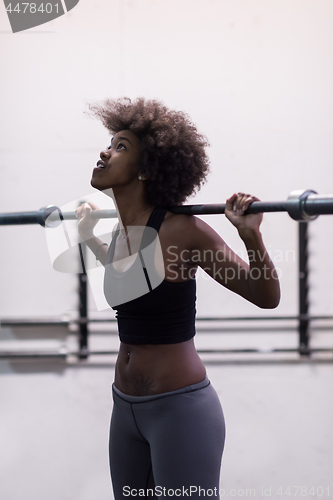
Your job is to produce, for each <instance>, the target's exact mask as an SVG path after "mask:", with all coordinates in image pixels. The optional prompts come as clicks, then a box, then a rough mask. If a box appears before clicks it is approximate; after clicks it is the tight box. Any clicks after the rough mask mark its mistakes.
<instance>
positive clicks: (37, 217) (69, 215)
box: [0, 189, 333, 227]
mask: <svg viewBox="0 0 333 500" xmlns="http://www.w3.org/2000/svg"><path fill="white" fill-rule="evenodd" d="M225 206H226V204H225V203H216V204H207V205H179V206H173V207H165V208H167V210H169V211H170V212H173V213H177V214H186V215H208V214H224V211H225ZM263 212H288V214H289V215H290V217H291V218H292V219H294V220H296V221H311V220H314V219H316V218H317V217H318V216H319V215H327V214H333V194H325V195H324V194H318V193H316V191H313V190H311V189H308V190H297V191H292V192H291V193H290V195H289V196H288V199H287V200H286V201H254V202H253V203H251V205H250V206H249V208H248V209H247V211H246V212H245V214H257V213H263ZM92 217H93V218H94V219H109V218H116V217H118V214H117V211H116V210H94V211H93V212H92ZM76 218H77V217H76V213H75V212H61V209H60V208H58V207H56V206H54V205H49V206H47V207H42V208H40V209H39V210H38V211H37V212H14V213H3V214H0V225H1V226H6V225H20V224H40V225H41V226H43V227H45V225H46V226H47V227H56V226H58V225H59V224H61V222H62V221H63V220H76Z"/></svg>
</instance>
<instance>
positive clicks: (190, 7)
mask: <svg viewBox="0 0 333 500" xmlns="http://www.w3.org/2000/svg"><path fill="white" fill-rule="evenodd" d="M332 21H333V4H332V2H331V1H330V0H220V1H214V0H141V1H138V0H127V1H125V0H111V1H110V0H109V1H107V0H100V1H94V2H91V1H88V0H80V2H79V4H78V5H77V6H76V7H75V8H74V9H73V10H72V11H71V12H70V13H68V14H67V15H65V16H63V17H60V18H59V19H57V20H55V21H52V22H50V23H48V24H45V25H43V26H40V27H38V28H35V29H32V30H28V31H26V32H21V33H17V34H15V35H14V34H12V33H11V31H10V25H9V21H8V19H7V17H6V13H5V9H4V6H3V5H0V51H1V84H0V85H1V87H0V88H1V93H0V109H1V116H0V120H1V122H0V123H1V134H0V170H1V187H0V200H1V202H0V207H1V208H0V211H1V212H15V211H30V210H31V211H34V210H38V209H39V208H40V207H42V206H45V205H49V204H55V205H58V206H62V205H64V204H66V203H68V202H70V201H72V200H75V199H79V198H81V197H84V196H85V195H87V194H89V193H92V192H93V189H92V188H91V186H90V177H91V171H92V168H93V166H94V164H95V162H96V160H97V158H98V154H99V151H100V150H101V149H102V148H104V147H105V145H106V144H107V143H108V140H109V137H108V134H107V132H106V131H105V130H104V129H103V127H102V125H101V124H100V123H98V122H94V121H92V120H89V119H88V118H86V117H85V116H84V115H83V111H84V109H85V103H86V102H88V101H91V100H99V99H103V98H105V97H108V96H111V97H118V96H123V95H126V96H129V97H131V98H134V97H136V96H140V95H143V96H146V97H149V98H152V97H154V98H159V99H161V100H164V101H165V103H166V104H167V105H168V106H170V107H172V108H177V109H182V110H184V111H187V112H188V113H189V114H190V116H191V117H192V118H193V120H194V122H195V123H196V124H197V125H198V128H199V129H200V131H202V132H203V133H205V134H206V135H207V136H208V138H209V140H210V142H211V145H212V146H211V148H210V158H211V165H212V173H211V175H210V177H209V179H208V182H207V184H206V185H205V186H204V187H203V189H202V190H201V192H200V193H198V194H197V196H196V197H195V198H192V199H191V200H189V202H191V203H202V202H203V203H207V202H209V203H211V202H219V201H224V200H225V198H226V197H227V196H229V195H230V194H232V193H233V192H234V191H242V190H245V191H246V192H251V193H253V194H255V195H257V196H259V197H260V198H261V199H263V200H283V199H285V198H286V197H287V196H288V194H289V192H290V191H292V190H294V189H300V188H311V189H315V190H317V191H318V192H319V193H327V192H332V189H333V173H332V160H333V148H332V140H331V135H332V129H333V99H332V88H333V67H332V56H333V30H332ZM204 219H205V220H206V221H208V222H209V223H210V224H211V225H212V226H213V227H214V228H215V229H216V230H217V231H218V232H220V234H221V235H222V236H223V237H224V238H225V239H226V241H227V242H228V244H229V245H230V246H231V247H232V248H234V249H235V250H237V251H243V246H242V243H241V242H240V241H239V239H238V238H237V234H236V231H235V230H234V228H233V227H231V225H230V224H229V223H228V221H226V220H225V219H224V217H223V216H206V217H204ZM331 220H332V219H331V217H328V216H327V217H321V218H319V219H318V220H317V221H316V222H314V223H313V224H312V226H311V228H310V229H311V231H310V232H311V243H310V246H311V255H310V258H311V261H310V270H311V302H312V309H311V312H312V313H313V314H332V299H331V298H332V294H331V276H332V273H333V269H332V259H331V248H332V244H333V236H332V223H331ZM262 230H263V234H264V238H265V241H266V244H267V247H268V249H270V251H271V253H272V255H273V257H274V256H275V257H277V256H282V259H283V261H282V262H280V261H277V262H276V265H277V266H278V267H280V268H281V272H282V279H281V283H282V300H281V304H280V306H279V308H278V309H277V310H276V311H274V314H277V315H285V314H295V313H296V312H297V271H296V269H297V267H296V266H297V262H294V261H293V258H291V257H290V255H292V253H287V252H288V251H289V252H290V251H293V250H295V249H296V241H297V224H295V223H294V222H293V221H292V220H291V219H290V218H289V217H288V216H287V215H286V214H272V215H266V216H265V218H264V222H263V225H262ZM0 232H1V243H2V244H1V247H0V256H1V263H2V264H1V266H0V277H1V281H0V297H1V302H0V317H2V318H3V317H42V316H45V317H50V316H51V317H53V316H61V315H64V314H69V315H75V311H76V307H77V295H76V289H77V277H76V276H75V275H71V274H61V273H57V272H55V271H54V270H53V269H52V266H51V264H50V259H49V256H48V252H47V247H46V241H45V234H44V230H43V229H42V228H41V227H39V226H26V227H22V226H20V227H14V226H12V227H2V228H1V229H0ZM198 281H199V283H198V308H197V309H198V316H207V315H209V316H214V315H216V316H223V315H228V316H229V315H244V316H245V315H258V314H260V315H271V314H272V312H271V311H260V310H259V309H257V308H256V307H255V306H253V305H251V304H248V303H246V302H245V301H244V300H243V299H240V298H239V297H237V296H235V295H233V294H231V293H229V292H227V291H225V290H223V289H222V288H221V287H220V286H218V285H217V284H216V283H214V282H213V281H212V280H207V279H204V277H201V278H200V279H199V280H198ZM94 309H95V307H94V304H93V302H92V297H91V310H92V314H96V312H95V313H94ZM108 314H109V315H110V316H113V312H112V311H109V313H108ZM104 315H105V314H104ZM254 333H255V332H254ZM27 336H28V337H31V338H29V340H27V342H28V341H29V345H32V344H31V343H32V342H37V343H38V344H36V345H38V346H41V345H48V346H49V345H51V344H52V345H56V344H57V342H58V341H59V340H60V341H61V342H64V343H66V342H67V343H71V342H72V341H73V339H70V338H69V339H67V338H66V336H65V335H64V332H62V333H52V334H50V332H49V331H47V332H46V333H45V331H44V333H43V332H42V333H40V332H37V333H36V331H35V332H34V333H32V332H30V333H24V332H21V331H18V330H17V329H15V330H10V329H5V328H2V329H1V342H2V344H1V346H8V345H13V346H14V345H15V346H23V345H25V344H23V343H24V342H25V340H24V339H25V338H27ZM35 337H36V338H37V340H36V338H35ZM50 337H51V338H50ZM296 341H297V339H296V336H295V335H293V334H290V335H287V334H286V335H283V337H281V334H279V335H278V334H277V335H273V336H272V335H270V336H268V337H266V336H265V335H262V334H261V335H259V334H253V335H251V334H246V335H245V334H244V335H243V336H241V335H238V334H237V335H233V336H231V337H230V336H229V337H228V336H222V335H220V336H218V335H216V334H214V335H213V336H208V337H202V336H200V335H198V340H197V344H198V346H203V345H208V346H211V345H214V346H217V345H221V346H227V347H228V346H237V345H238V346H240V345H258V344H259V345H267V344H274V345H281V346H283V345H296ZM315 341H316V342H317V344H320V343H321V344H326V345H330V342H331V337H329V334H326V335H324V334H318V333H316V337H315ZM93 342H96V345H98V346H100V345H107V346H112V345H114V346H115V347H116V345H117V340H116V338H114V337H112V338H109V337H108V336H107V335H105V334H103V335H101V336H100V337H98V338H97V337H96V340H94V341H93ZM8 343H9V344H8ZM33 345H35V344H33ZM1 346H0V348H1ZM1 365H2V375H1V377H0V389H1V397H2V400H3V401H4V404H3V405H2V412H1V418H3V425H2V426H1V429H2V432H3V434H4V435H3V436H2V439H3V443H4V446H1V449H2V450H3V449H5V450H6V453H5V454H4V453H2V454H1V455H2V458H1V459H0V460H1V467H2V468H3V469H4V471H5V475H4V477H5V480H4V481H2V482H1V483H0V494H1V489H3V494H1V497H2V498H6V500H7V499H8V500H12V499H14V500H21V499H23V498H35V499H36V500H40V499H44V498H46V497H47V498H48V499H50V500H53V498H54V500H59V499H65V498H69V499H72V498H75V499H77V500H88V499H89V500H90V499H91V500H95V499H96V498H99V499H100V500H103V499H104V498H105V499H106V498H111V491H110V485H109V478H108V471H107V451H106V433H107V427H108V420H109V412H110V408H111V401H110V394H109V393H110V384H111V380H112V363H111V364H110V360H107V362H106V363H105V364H103V363H102V361H99V360H95V361H94V362H93V363H92V366H90V367H86V368H83V367H82V368H80V366H78V365H76V364H75V363H74V365H73V366H61V365H59V364H55V365H54V364H52V363H37V364H36V363H12V364H10V363H8V362H1ZM208 370H209V374H211V378H212V380H213V382H214V383H215V384H216V385H217V386H218V388H219V394H220V395H221V400H222V403H223V405H224V407H225V412H226V418H227V422H228V425H229V429H231V430H230V431H229V432H230V436H231V437H230V438H229V443H230V444H228V446H227V448H226V455H225V459H224V460H225V461H224V467H225V469H224V470H225V472H223V475H222V478H223V481H224V483H223V484H224V485H226V488H238V487H239V488H247V487H250V486H251V485H250V484H249V483H251V484H254V486H253V487H255V488H257V496H259V494H260V491H261V490H260V488H261V486H265V485H266V484H267V485H268V486H269V484H272V485H273V484H274V485H275V484H278V480H280V482H281V484H282V486H283V487H287V486H288V485H289V484H291V483H292V484H300V482H301V481H303V482H304V481H306V480H308V482H307V483H306V484H307V485H310V484H311V485H312V484H314V485H315V486H320V485H321V486H328V485H330V486H331V487H332V483H331V484H329V483H330V481H331V479H330V476H329V472H328V470H329V469H328V466H331V465H332V456H331V455H330V454H329V445H332V442H331V426H330V420H329V418H327V415H331V414H332V413H331V410H332V407H331V405H330V402H329V396H328V394H329V392H330V391H331V384H330V376H331V366H330V365H326V364H320V363H318V364H313V365H311V364H306V363H305V364H303V363H302V364H301V365H298V364H297V363H296V364H295V365H293V364H281V365H280V364H279V365H272V366H270V365H261V364H258V365H251V364H250V365H242V367H241V368H239V366H238V365H235V366H234V365H229V364H228V363H226V364H224V365H222V366H217V365H212V366H210V365H208ZM273 398H274V401H275V402H273ZM297 398H299V399H297ZM247 415H249V419H250V422H249V423H247V420H246V418H245V416H247ZM299 422H302V423H301V424H300V425H299V424H298V423H299ZM237 429H238V430H239V433H240V436H241V438H240V439H239V440H238V441H237V439H238V438H237V432H238V431H237ZM247 432H248V433H252V434H251V436H252V437H251V438H250V437H248V436H249V434H246V433H247ZM82 436H83V438H82ZM281 436H282V437H281ZM247 439H249V441H247ZM288 442H289V443H290V448H288ZM244 445H246V446H244ZM254 445H255V446H256V449H255V450H254V451H253V446H254ZM244 448H245V449H244ZM290 449H292V450H293V451H292V453H291V452H290ZM240 454H243V455H242V456H243V458H242V459H240ZM267 457H269V459H268V458H267ZM290 462H292V464H293V466H292V467H293V470H295V475H294V476H293V475H291V473H290V469H291V467H290ZM274 471H275V476H274ZM273 476H274V477H275V479H274V481H275V482H274V481H273ZM269 481H270V482H269ZM325 481H326V483H325ZM324 483H325V484H324ZM248 484H249V486H248ZM292 484H291V485H292ZM272 497H273V495H272ZM309 498H313V497H311V496H309Z"/></svg>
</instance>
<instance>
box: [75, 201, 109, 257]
mask: <svg viewBox="0 0 333 500" xmlns="http://www.w3.org/2000/svg"><path fill="white" fill-rule="evenodd" d="M93 210H99V208H98V207H97V205H95V204H94V203H91V202H89V203H83V204H82V205H80V206H79V207H78V208H77V209H76V217H77V218H78V219H79V223H78V231H79V234H80V236H81V238H82V239H83V240H84V242H85V244H86V245H87V246H88V247H89V248H90V250H91V251H92V252H93V253H94V254H95V256H96V259H98V260H99V261H100V262H101V263H102V264H103V266H105V263H106V257H107V253H108V245H107V244H106V243H103V241H102V240H100V239H99V238H97V237H96V236H94V227H95V226H96V224H97V223H98V219H93V218H92V216H91V213H92V211H93Z"/></svg>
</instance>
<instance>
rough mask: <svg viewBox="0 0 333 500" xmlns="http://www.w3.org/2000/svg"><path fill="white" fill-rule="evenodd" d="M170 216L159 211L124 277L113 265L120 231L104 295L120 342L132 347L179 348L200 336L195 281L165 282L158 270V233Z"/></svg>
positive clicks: (110, 253) (107, 268)
mask: <svg viewBox="0 0 333 500" xmlns="http://www.w3.org/2000/svg"><path fill="white" fill-rule="evenodd" d="M165 214H166V210H165V209H164V208H156V207H155V208H154V210H153V212H152V214H151V215H150V217H149V220H148V222H147V225H146V227H145V229H144V232H143V237H142V241H141V245H140V249H139V251H138V254H137V257H136V259H135V261H134V263H133V264H132V266H131V267H130V268H129V269H128V270H127V271H124V272H119V271H117V270H116V269H115V268H114V266H113V264H112V262H113V256H114V250H115V244H116V239H117V237H118V235H119V225H118V227H117V229H116V232H115V234H114V236H113V238H112V241H111V245H110V247H109V250H108V254H107V260H106V264H105V275H104V295H105V298H106V300H107V302H108V304H109V305H110V306H111V307H112V309H114V310H116V311H117V314H116V318H117V321H118V331H119V337H120V340H121V342H124V343H126V344H175V343H179V342H185V341H186V340H189V339H191V338H192V337H194V335H195V313H196V309H195V302H196V281H195V278H191V279H189V280H187V281H182V282H172V281H168V280H165V279H164V280H162V278H161V276H160V275H159V274H158V273H157V271H156V269H155V265H154V255H155V247H156V242H157V233H158V231H159V229H160V226H161V224H162V222H163V220H164V217H165ZM150 228H153V229H154V230H155V231H152V229H150Z"/></svg>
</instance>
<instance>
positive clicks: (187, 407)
mask: <svg viewBox="0 0 333 500" xmlns="http://www.w3.org/2000/svg"><path fill="white" fill-rule="evenodd" d="M112 389H113V400H114V405H113V412H112V418H111V429H110V467H111V477H112V483H113V490H114V496H115V499H116V500H120V499H124V498H132V497H133V496H138V497H140V496H143V497H149V498H159V497H160V498H161V499H163V498H165V497H167V498H168V497H170V496H176V497H191V498H199V497H200V498H202V497H204V496H205V497H207V496H211V497H212V498H214V499H216V498H218V497H219V494H218V492H219V478H220V468H221V459H222V452H223V447H224V439H225V425H224V417H223V412H222V408H221V404H220V401H219V398H218V396H217V394H216V392H215V389H214V388H213V387H212V385H211V384H210V382H209V380H208V378H207V377H206V378H205V379H204V380H203V381H202V382H199V383H198V384H194V385H190V386H187V387H184V388H183V389H179V390H177V391H172V392H166V393H163V394H156V395H153V396H129V395H127V394H123V393H122V392H120V391H119V390H118V389H117V388H116V387H115V386H114V385H113V387H112ZM139 490H141V491H139ZM208 490H209V491H208Z"/></svg>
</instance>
